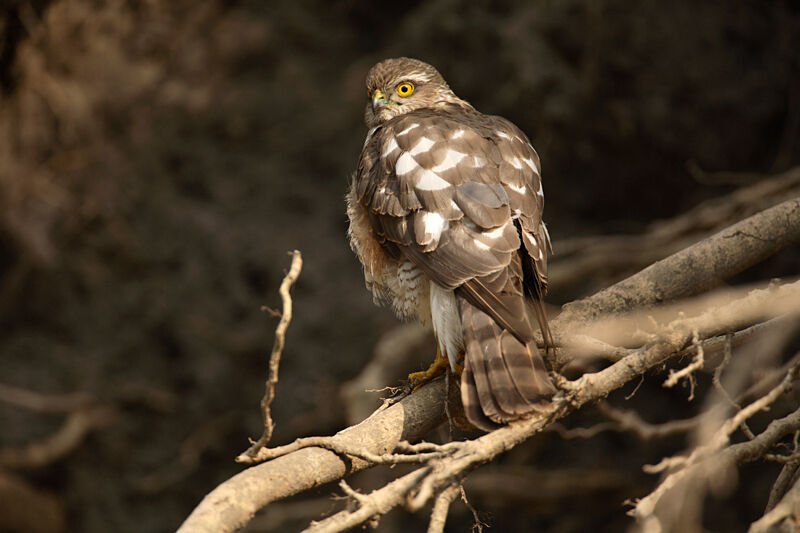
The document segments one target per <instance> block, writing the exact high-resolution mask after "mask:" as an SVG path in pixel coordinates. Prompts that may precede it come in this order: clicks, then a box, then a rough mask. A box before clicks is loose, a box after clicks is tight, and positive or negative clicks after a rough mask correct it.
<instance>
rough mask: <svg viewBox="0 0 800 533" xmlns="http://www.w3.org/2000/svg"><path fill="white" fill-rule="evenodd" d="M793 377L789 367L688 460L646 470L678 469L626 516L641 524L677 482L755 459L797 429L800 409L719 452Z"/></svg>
mask: <svg viewBox="0 0 800 533" xmlns="http://www.w3.org/2000/svg"><path fill="white" fill-rule="evenodd" d="M795 378H796V368H793V369H792V370H790V371H789V373H787V375H786V378H785V379H784V381H783V382H781V384H780V385H778V386H777V387H775V388H774V389H773V390H772V391H770V392H769V394H767V395H766V396H764V397H763V398H760V399H758V400H756V401H755V402H753V403H751V404H750V405H748V406H747V407H746V408H744V409H742V410H741V411H739V412H738V413H737V414H736V415H735V416H734V417H732V418H731V419H729V420H727V421H726V422H725V423H724V424H723V425H722V427H721V428H719V429H718V430H717V431H716V432H715V433H714V435H713V437H712V438H711V439H709V443H708V444H706V445H704V446H700V447H698V448H697V449H695V450H694V451H693V452H692V454H691V455H690V456H689V457H686V458H680V459H677V460H676V459H672V460H667V461H662V462H661V463H660V464H659V465H657V466H656V467H653V468H650V469H647V471H649V472H651V473H653V472H659V471H663V470H664V469H665V468H675V467H678V468H680V470H678V471H676V472H673V473H672V474H670V475H668V476H667V477H666V478H665V479H664V480H663V481H662V482H661V484H660V485H659V486H658V487H657V488H656V489H655V490H654V491H653V492H651V493H650V494H649V495H647V496H646V497H644V498H642V499H641V500H639V502H638V503H637V504H636V507H635V508H634V509H632V510H631V511H630V512H629V513H628V514H630V515H632V516H635V517H636V518H637V519H639V520H642V521H645V520H649V519H650V518H651V517H652V516H653V513H654V511H655V508H656V505H657V504H658V502H659V500H660V499H661V498H662V497H663V496H664V495H665V494H666V493H667V492H668V491H669V490H671V489H673V488H674V487H676V486H677V485H678V484H679V483H683V482H685V481H686V480H687V479H688V478H691V477H694V478H696V477H698V476H703V477H706V478H708V477H711V475H712V473H713V472H716V471H719V470H721V469H722V468H723V467H726V466H732V465H737V464H741V463H742V462H745V461H747V460H750V459H752V458H754V457H757V456H758V455H761V454H763V453H765V452H766V451H767V450H769V448H771V447H772V446H773V445H774V444H775V443H776V442H777V441H778V440H779V439H780V438H782V437H783V436H784V435H786V434H788V433H791V432H793V431H797V429H800V410H797V411H795V412H794V413H792V414H791V415H789V416H787V417H784V418H781V419H780V420H775V421H773V422H772V423H771V424H770V425H769V427H767V429H766V430H765V431H764V432H763V433H761V434H760V435H758V436H757V437H756V438H754V439H753V440H750V441H747V442H744V443H741V444H735V445H732V446H728V447H727V448H724V449H723V446H724V445H725V444H726V443H727V442H728V438H729V436H730V434H731V433H732V432H733V431H734V430H735V429H736V427H738V426H739V425H740V424H741V422H742V420H746V419H747V418H748V417H749V416H752V415H753V414H754V413H755V412H757V411H759V410H761V409H764V408H765V407H766V406H768V405H769V404H771V403H772V402H774V401H775V399H777V397H778V396H779V395H781V394H783V393H784V392H786V391H787V390H788V389H789V388H791V382H792V380H794V379H795Z"/></svg>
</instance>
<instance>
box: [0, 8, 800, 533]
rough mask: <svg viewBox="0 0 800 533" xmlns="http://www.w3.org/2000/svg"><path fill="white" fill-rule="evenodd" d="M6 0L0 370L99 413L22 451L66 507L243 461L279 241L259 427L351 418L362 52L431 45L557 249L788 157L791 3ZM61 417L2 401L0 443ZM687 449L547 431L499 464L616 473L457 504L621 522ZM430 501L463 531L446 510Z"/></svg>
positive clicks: (20, 383) (159, 513) (403, 51)
mask: <svg viewBox="0 0 800 533" xmlns="http://www.w3.org/2000/svg"><path fill="white" fill-rule="evenodd" d="M0 6H1V7H0V20H2V22H1V23H0V382H2V383H5V384H9V385H14V386H17V387H23V388H27V389H30V390H33V391H38V392H41V393H48V394H55V393H74V392H78V391H83V392H87V393H89V394H91V395H92V396H93V397H95V398H97V399H98V401H99V402H100V403H103V404H108V405H113V406H114V409H115V413H116V415H115V416H114V417H113V419H112V420H111V421H109V422H108V423H107V424H105V425H103V427H101V428H98V429H96V430H95V431H93V432H92V433H91V434H90V435H89V437H88V438H87V439H86V440H85V441H83V442H82V443H81V444H80V445H79V446H78V447H77V448H76V449H75V450H74V451H73V452H72V453H70V454H69V455H68V456H66V457H65V458H62V459H60V460H58V461H57V462H55V463H54V464H51V465H48V466H47V467H45V468H39V469H29V470H21V471H18V472H17V474H19V475H21V476H22V477H23V478H24V480H25V483H27V484H29V485H30V487H32V488H33V489H34V490H36V491H41V492H42V493H46V494H50V495H52V496H53V497H54V501H55V502H56V504H57V508H58V509H61V510H63V512H64V513H65V514H64V516H65V519H66V525H65V529H63V530H65V531H82V532H87V533H95V532H104V531H119V532H127V531H131V532H132V531H170V530H174V529H175V528H176V527H177V526H178V525H179V524H180V523H181V521H182V520H183V519H184V518H185V517H186V516H187V515H188V513H189V512H190V511H191V509H192V508H193V507H194V505H196V504H197V502H199V500H200V499H201V497H202V496H203V495H204V494H205V493H207V492H208V491H209V490H211V489H212V488H213V487H214V486H215V485H216V484H218V483H219V482H221V481H222V480H224V479H226V478H227V477H229V476H230V475H232V474H233V473H235V472H236V471H238V470H239V469H240V467H239V466H237V465H236V464H234V463H233V457H235V456H236V455H237V454H238V453H240V452H241V451H242V450H243V449H244V448H245V447H246V446H247V437H248V436H257V435H258V433H259V427H260V419H259V414H258V401H259V399H260V397H261V395H262V392H263V379H264V375H265V372H266V357H267V354H268V351H269V348H270V346H271V343H272V332H273V329H274V326H275V324H276V320H275V319H274V318H271V317H270V316H269V314H267V313H263V312H261V310H260V306H261V305H264V304H266V305H269V306H272V307H278V306H279V303H280V302H279V298H278V296H277V287H278V284H279V283H280V280H281V278H282V276H283V272H284V270H285V269H286V268H287V267H288V265H289V261H290V258H289V256H287V255H286V252H287V251H288V250H291V249H299V250H301V251H302V253H303V256H304V259H305V265H304V268H303V272H302V274H301V276H300V280H299V282H298V284H297V286H296V287H295V289H294V293H293V294H294V304H295V313H294V320H293V322H292V324H291V326H290V329H289V333H288V337H287V346H286V349H285V352H284V356H283V362H282V367H281V381H280V385H279V387H278V391H277V393H278V397H277V400H276V402H275V405H274V417H275V419H276V421H277V424H278V425H277V432H276V435H275V437H274V442H275V443H284V442H287V441H289V440H291V439H293V438H295V437H297V436H302V435H310V434H329V433H331V432H334V431H336V430H338V429H341V428H342V427H344V426H345V425H346V424H347V422H346V420H345V418H344V414H343V413H344V409H343V407H342V404H341V401H340V400H339V396H338V388H339V385H340V384H341V383H342V382H344V381H346V380H348V379H351V378H352V377H353V376H355V375H356V374H357V373H358V371H359V369H360V368H362V367H363V365H364V364H366V362H367V361H368V360H369V359H370V357H371V353H372V347H373V346H374V344H375V342H376V341H377V339H378V338H379V337H380V336H381V335H382V334H383V333H385V332H386V331H388V330H389V329H390V328H392V327H394V326H395V325H396V320H395V319H394V317H393V316H392V315H391V313H390V312H388V311H387V310H378V309H377V308H375V307H374V306H373V304H372V302H371V297H370V295H369V294H368V293H367V292H366V291H365V290H364V287H363V278H362V275H361V269H360V266H359V264H358V262H357V260H356V258H355V256H354V255H353V254H352V252H351V251H350V250H349V247H348V243H347V240H346V236H345V231H346V227H347V224H346V217H345V214H344V201H343V197H344V193H345V190H346V188H347V183H348V178H349V174H350V172H352V170H353V169H354V166H355V162H356V159H357V156H358V152H359V150H360V147H361V143H362V142H363V138H364V135H365V133H366V128H365V127H364V125H363V122H362V111H363V106H364V104H365V91H364V84H363V79H364V76H365V74H366V71H367V69H368V68H369V67H370V66H371V65H372V64H373V63H374V62H376V61H378V60H380V59H382V58H385V57H392V56H399V55H408V56H413V57H418V58H420V59H423V60H426V61H428V62H430V63H432V64H433V65H435V66H436V67H437V68H438V69H439V70H440V71H441V72H442V74H443V75H444V76H445V78H446V79H447V80H448V82H449V83H450V85H451V87H452V88H453V89H454V91H455V92H456V93H457V94H458V95H459V96H461V97H462V98H465V99H467V100H469V101H470V102H471V103H472V104H473V105H475V107H477V108H478V109H479V110H481V111H483V112H485V113H492V114H499V115H503V116H505V117H507V118H509V119H511V120H512V121H514V122H515V123H516V124H517V125H518V126H520V127H521V128H522V130H523V131H525V132H526V133H527V134H528V135H529V137H530V138H531V140H532V142H533V144H534V146H535V147H536V148H537V150H538V151H539V154H540V155H541V158H542V162H543V175H544V183H545V192H546V198H547V206H546V210H545V219H546V220H547V222H548V224H549V227H550V232H551V235H552V237H553V241H554V244H555V249H556V252H558V242H559V240H562V239H565V238H567V237H571V236H576V235H594V234H604V233H639V232H641V231H642V230H643V228H644V227H645V226H646V224H648V223H649V222H651V221H653V220H655V219H659V218H665V217H670V216H674V215H676V214H679V213H681V212H683V211H685V210H687V209H689V208H691V207H692V206H695V205H697V204H698V203H700V202H701V201H703V200H705V199H708V198H712V197H716V196H720V195H722V194H725V193H726V192H729V191H731V190H732V189H733V188H734V187H736V186H740V185H744V184H750V183H753V182H754V181H757V180H759V179H762V177H763V176H764V175H765V174H769V173H774V172H780V171H784V170H787V169H788V168H790V167H791V166H792V165H793V164H797V163H798V161H800V141H798V139H800V54H798V51H799V50H800V9H798V4H797V3H794V2H789V1H738V2H713V1H712V2H696V1H694V0H680V1H675V2H649V1H644V2H623V1H619V0H617V1H614V0H595V1H592V2H579V1H573V0H566V1H559V2H555V1H543V2H525V1H522V0H520V1H511V0H508V1H499V2H489V1H481V0H477V1H463V0H462V1H457V0H427V1H424V2H422V1H413V0H412V1H406V2H397V3H394V2H381V3H376V2H363V1H356V0H342V1H334V2H327V1H321V0H318V1H306V2H295V1H290V0H277V1H271V2H259V1H254V0H250V1H246V0H243V1H235V0H231V1H221V0H220V1H213V0H207V1H184V0H179V1H168V0H141V1H133V0H119V1H115V2H100V1H90V0H54V1H51V0H32V1H16V0H4V1H2V2H0ZM690 168H701V169H704V170H707V171H723V170H724V171H729V172H732V173H727V174H723V175H721V176H722V177H721V178H718V179H717V178H714V176H719V175H717V174H701V173H698V172H695V173H694V174H693V173H692V172H690V171H689V170H690ZM697 176H706V177H707V179H700V180H698V179H697ZM764 274H765V275H764V277H769V276H770V275H771V273H769V272H766V273H764ZM581 294H582V293H581V292H580V290H578V289H576V290H572V291H569V290H562V291H557V292H555V293H553V294H551V296H550V301H551V302H552V303H554V304H560V303H563V302H565V301H568V299H569V298H572V297H575V296H580V295H581ZM431 355H432V350H431ZM416 369H417V368H410V369H409V370H416ZM382 385H386V384H375V386H376V387H378V386H382ZM655 389H658V387H657V386H656V387H655ZM626 392H630V391H626ZM659 395H660V396H659ZM670 399H678V401H679V402H680V404H681V407H680V409H685V410H686V411H685V413H683V414H691V409H692V407H691V406H687V405H686V401H685V400H686V393H685V391H675V392H670V393H669V394H668V393H667V392H663V391H662V392H656V393H653V397H650V396H646V395H645V396H644V397H641V400H640V402H648V401H650V402H656V403H655V404H654V405H657V404H658V402H666V401H667V400H670ZM667 409H669V408H667ZM671 414H673V412H670V411H668V410H667V411H666V412H665V411H662V412H661V413H660V415H659V416H660V417H661V421H663V420H667V419H669V418H670V415H671ZM62 421H63V417H62V416H59V415H45V414H40V413H32V412H30V411H28V410H23V409H16V408H12V407H7V406H3V405H0V446H19V445H23V444H24V443H26V442H31V441H35V440H37V439H43V438H45V437H46V436H47V435H49V434H51V433H52V432H53V431H55V430H56V429H58V427H59V426H60V424H61V423H62ZM656 421H658V420H656ZM575 423H576V424H578V425H580V423H581V420H580V419H577V420H576V421H575ZM680 449H681V441H680V439H679V440H678V441H677V443H675V442H673V443H668V445H666V447H664V446H662V447H655V446H640V445H638V444H636V442H635V440H634V439H633V438H632V437H628V436H623V435H611V436H608V437H606V438H604V439H601V440H600V441H594V442H593V441H562V440H560V439H559V438H558V437H556V436H555V435H553V434H548V435H545V436H542V438H541V439H540V440H539V442H538V443H536V444H535V445H531V446H528V448H526V449H525V450H526V451H522V452H517V455H516V456H513V457H510V458H506V461H512V462H513V461H519V462H529V463H532V464H539V465H544V466H547V467H552V468H556V467H559V466H561V467H565V468H566V467H568V466H579V465H580V466H593V465H594V466H597V465H600V466H603V467H605V468H608V469H612V470H616V471H618V472H620V473H621V474H622V475H623V477H624V478H625V480H626V481H625V482H624V483H623V487H622V490H620V491H619V492H613V491H611V492H610V493H603V494H601V495H599V496H598V495H594V496H592V497H591V498H588V497H586V496H580V497H578V496H576V497H575V498H569V497H568V496H567V497H564V498H560V499H558V500H557V501H554V502H549V503H547V504H545V505H540V506H538V507H536V506H531V505H528V504H525V503H524V501H523V503H519V504H518V505H517V504H515V503H514V502H510V503H507V504H506V505H505V506H503V505H499V504H497V503H495V504H492V503H491V502H489V501H483V502H481V501H478V502H476V504H477V505H478V507H479V508H480V509H481V510H484V511H486V512H487V514H488V515H489V518H488V521H489V522H490V523H491V524H493V529H492V531H517V530H518V531H527V530H528V528H531V530H532V529H533V528H534V527H535V528H536V529H537V530H538V531H587V530H592V529H593V530H607V531H619V530H622V529H624V528H625V527H626V524H628V519H627V518H626V517H625V516H624V510H625V508H624V507H623V506H622V502H623V500H624V499H625V498H626V497H630V496H641V495H643V494H646V493H647V491H648V490H649V489H648V487H650V486H651V485H652V483H654V482H655V477H653V476H645V475H644V474H641V468H640V465H641V464H642V463H643V462H645V461H649V462H656V461H657V460H658V459H659V458H660V457H661V456H662V455H663V454H665V453H666V454H669V453H675V452H676V451H678V450H680ZM632 450H635V452H634V451H632ZM763 468H773V467H763ZM768 473H769V476H765V477H764V480H763V481H762V482H761V483H762V484H761V485H759V484H758V483H755V485H753V486H752V487H750V488H748V487H745V488H744V489H743V490H740V491H739V492H737V493H736V495H735V496H731V497H730V498H734V497H735V498H736V499H735V500H730V499H729V500H727V503H725V507H721V508H724V509H727V510H726V511H724V512H717V513H716V514H714V509H715V508H714V506H713V505H712V506H711V510H710V511H709V513H711V514H710V516H711V518H710V519H709V522H710V525H709V528H710V529H711V530H714V531H731V530H736V529H737V526H740V527H741V528H744V524H747V523H749V521H751V520H753V519H755V518H757V517H758V516H759V515H760V512H761V511H762V510H763V506H764V503H765V501H766V495H767V493H768V490H769V483H771V479H773V478H774V475H775V474H776V473H777V470H774V468H773V470H769V472H768ZM770 476H771V477H770ZM764 483H766V485H764ZM333 490H334V489H333V488H326V489H325V490H321V491H319V492H317V493H316V494H315V496H316V497H325V496H326V495H327V494H328V493H330V492H332V491H333ZM576 493H577V491H576ZM567 494H569V491H567ZM587 498H588V499H587ZM515 505H516V507H515ZM721 505H722V504H718V506H721ZM509 506H510V507H509ZM313 516H314V515H312V517H313ZM393 521H394V522H395V525H396V524H397V523H400V524H404V525H403V526H396V527H399V528H400V529H396V530H397V531H418V530H423V529H424V527H425V526H424V523H425V522H424V521H425V516H424V514H421V515H420V516H418V517H411V518H403V517H402V516H400V517H395V518H394V519H390V520H389V519H387V521H386V522H385V525H384V530H385V531H390V530H393V529H392V527H393V526H392V522H393ZM2 523H3V520H2V517H0V524H2ZM302 524H303V522H296V523H294V524H291V525H290V526H287V527H288V529H286V530H287V531H292V530H298V529H301V525H302ZM273 525H274V524H273ZM2 527H3V526H2V525H0V530H2ZM264 527H265V529H266V526H264ZM449 527H450V528H452V529H449V530H452V531H466V530H468V529H469V517H468V516H467V515H466V513H465V512H464V511H463V509H462V510H461V511H455V516H454V518H453V521H452V522H451V525H450V526H449ZM265 529H264V530H265ZM58 530H59V529H58V528H56V529H50V531H58Z"/></svg>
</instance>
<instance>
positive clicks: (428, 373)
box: [408, 348, 450, 392]
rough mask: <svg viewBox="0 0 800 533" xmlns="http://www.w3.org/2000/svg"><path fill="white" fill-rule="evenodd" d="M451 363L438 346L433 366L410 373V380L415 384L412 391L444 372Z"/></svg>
mask: <svg viewBox="0 0 800 533" xmlns="http://www.w3.org/2000/svg"><path fill="white" fill-rule="evenodd" d="M449 364H450V363H449V362H448V361H447V357H445V356H444V355H443V354H442V350H441V349H440V348H437V349H436V359H434V360H433V363H431V366H429V367H428V369H427V370H423V371H421V372H412V373H411V374H409V375H408V381H409V382H410V383H412V384H413V385H414V388H413V389H412V392H413V391H415V390H417V389H418V388H420V387H422V386H423V385H425V384H426V383H428V382H429V381H430V380H432V379H433V378H435V377H437V376H440V375H441V374H443V373H444V371H445V369H446V368H447V366H448V365H449ZM415 382H418V383H415Z"/></svg>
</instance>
